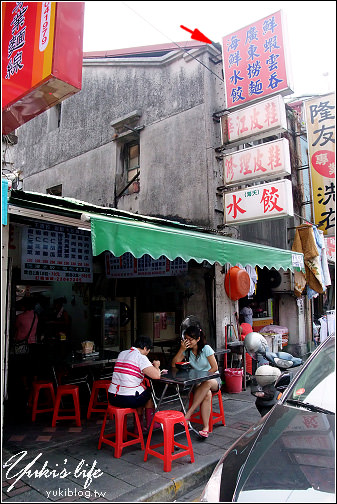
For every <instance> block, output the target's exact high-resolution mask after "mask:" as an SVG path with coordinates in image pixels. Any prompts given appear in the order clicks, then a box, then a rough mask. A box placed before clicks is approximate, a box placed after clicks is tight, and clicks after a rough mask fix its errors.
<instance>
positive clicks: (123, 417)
mask: <svg viewBox="0 0 337 504" xmlns="http://www.w3.org/2000/svg"><path fill="white" fill-rule="evenodd" d="M129 413H133V414H134V415H135V418H136V424H137V427H138V434H135V433H134V432H129V431H128V430H127V423H126V421H127V415H128V414H129ZM108 417H109V418H110V419H111V420H112V419H113V418H115V432H113V433H111V434H104V430H105V425H106V421H107V419H108ZM128 436H131V437H132V438H133V439H131V440H129V441H128V440H127V438H128ZM112 439H114V441H113V440H112ZM102 443H106V444H108V445H110V446H113V447H114V448H115V458H120V456H121V455H122V450H123V448H125V447H126V446H130V445H133V444H136V443H140V444H141V447H142V450H144V439H143V433H142V428H141V425H140V421H139V418H138V414H137V410H136V409H133V408H117V407H116V406H112V405H111V404H109V405H108V407H107V409H106V412H105V416H104V420H103V425H102V429H101V434H100V436H99V441H98V449H99V450H100V449H101V446H102Z"/></svg>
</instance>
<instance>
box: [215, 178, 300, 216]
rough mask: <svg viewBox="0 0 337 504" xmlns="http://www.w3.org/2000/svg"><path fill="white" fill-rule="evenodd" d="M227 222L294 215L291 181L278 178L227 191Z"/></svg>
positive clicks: (225, 197) (225, 198)
mask: <svg viewBox="0 0 337 504" xmlns="http://www.w3.org/2000/svg"><path fill="white" fill-rule="evenodd" d="M224 200H225V224H233V223H236V224H243V223H246V222H250V221H258V220H265V219H272V218H278V217H285V216H286V215H289V216H293V215H294V211H293V198H292V186H291V181H290V180H288V179H283V180H278V181H275V182H271V183H269V184H260V185H255V186H251V187H249V188H246V189H241V190H240V191H233V192H230V193H225V195H224Z"/></svg>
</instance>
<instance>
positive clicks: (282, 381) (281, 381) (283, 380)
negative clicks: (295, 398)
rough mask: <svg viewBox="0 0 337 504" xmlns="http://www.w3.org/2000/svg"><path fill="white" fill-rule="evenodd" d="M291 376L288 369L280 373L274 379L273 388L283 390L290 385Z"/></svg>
mask: <svg viewBox="0 0 337 504" xmlns="http://www.w3.org/2000/svg"><path fill="white" fill-rule="evenodd" d="M292 378H293V375H292V373H289V371H287V372H285V373H282V374H281V376H280V377H279V378H278V379H277V380H276V383H275V388H276V389H277V390H279V391H280V392H284V391H285V389H286V388H287V387H288V386H289V385H290V382H291V380H292Z"/></svg>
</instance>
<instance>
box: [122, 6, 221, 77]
mask: <svg viewBox="0 0 337 504" xmlns="http://www.w3.org/2000/svg"><path fill="white" fill-rule="evenodd" d="M122 4H123V5H125V7H128V8H129V9H130V10H132V11H133V12H134V13H135V14H137V16H139V17H140V18H141V19H143V21H145V22H146V23H147V24H149V25H150V26H152V28H154V29H155V30H156V31H157V32H158V33H160V34H161V35H163V36H164V37H165V38H167V40H169V41H170V42H172V44H174V45H176V46H177V47H178V48H179V49H182V50H183V51H185V52H186V53H187V54H188V55H189V56H191V58H193V59H195V60H196V61H197V62H198V63H200V65H202V66H203V67H205V68H206V69H207V70H208V71H209V72H211V73H212V74H213V75H215V77H217V79H219V80H221V82H223V79H222V78H221V77H219V75H217V74H216V73H215V72H213V70H211V69H210V68H208V66H207V65H205V64H204V63H203V62H202V61H200V60H198V58H196V57H195V56H193V54H191V53H190V52H189V51H188V50H187V49H185V48H184V47H181V46H180V45H179V44H177V42H174V40H171V39H170V37H168V36H167V35H166V34H165V33H163V32H162V31H160V30H159V29H158V28H157V27H156V26H154V25H153V24H152V23H150V21H148V20H147V19H145V18H144V17H143V16H142V15H141V14H139V12H137V11H135V10H134V9H133V8H132V7H130V5H128V4H127V3H125V2H122Z"/></svg>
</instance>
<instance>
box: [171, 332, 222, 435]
mask: <svg viewBox="0 0 337 504" xmlns="http://www.w3.org/2000/svg"><path fill="white" fill-rule="evenodd" d="M184 357H186V358H187V360H188V361H189V363H190V365H191V366H192V367H193V368H194V369H197V370H199V371H208V372H209V373H214V372H215V371H217V370H218V364H217V361H216V359H215V355H214V350H213V349H212V348H211V347H210V346H209V345H207V344H206V338H205V335H204V333H203V331H202V329H200V327H198V326H189V327H188V328H187V329H186V330H185V333H184V339H183V340H182V342H181V345H180V349H179V351H178V353H177V354H176V355H175V357H173V359H172V367H173V368H175V367H176V366H175V363H176V362H179V361H182V360H183V359H184ZM220 387H221V379H220V377H219V378H212V379H210V380H207V381H204V382H202V383H200V384H199V385H197V386H196V387H195V389H194V394H193V403H192V404H191V407H190V408H189V410H188V411H187V412H186V415H185V418H186V420H187V421H189V420H190V418H191V416H192V414H193V413H194V411H195V410H196V409H197V408H198V406H200V412H201V418H202V421H203V429H202V430H201V431H199V435H200V436H202V437H208V434H209V416H210V413H211V401H212V392H217V391H218V390H219V389H220Z"/></svg>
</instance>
